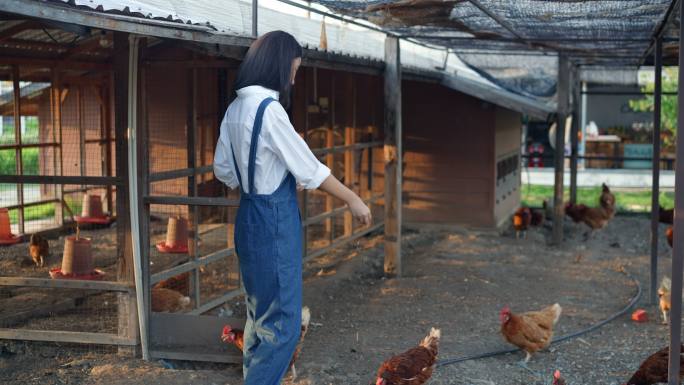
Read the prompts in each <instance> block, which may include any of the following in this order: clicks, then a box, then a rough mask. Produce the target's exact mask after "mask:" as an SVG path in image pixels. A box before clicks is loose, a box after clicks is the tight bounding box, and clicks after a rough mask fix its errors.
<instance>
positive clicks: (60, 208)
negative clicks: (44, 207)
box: [50, 69, 64, 226]
mask: <svg viewBox="0 0 684 385" xmlns="http://www.w3.org/2000/svg"><path fill="white" fill-rule="evenodd" d="M50 75H51V77H52V88H51V89H50V105H51V108H52V141H53V142H55V143H57V146H58V147H57V148H55V149H54V151H53V154H52V167H53V174H54V175H62V174H63V173H64V171H63V170H62V103H61V101H60V98H59V96H60V94H61V90H60V87H61V83H60V78H59V74H58V72H57V71H56V70H54V69H53V70H51V71H50ZM57 151H59V156H57ZM54 189H55V198H56V199H57V201H58V202H59V204H57V205H55V222H56V223H57V225H58V226H63V225H64V203H63V202H64V185H62V184H55V185H54Z"/></svg>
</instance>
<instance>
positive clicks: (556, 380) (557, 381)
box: [552, 370, 565, 385]
mask: <svg viewBox="0 0 684 385" xmlns="http://www.w3.org/2000/svg"><path fill="white" fill-rule="evenodd" d="M552 385H565V380H564V379H563V377H561V372H560V370H556V371H555V372H553V384H552Z"/></svg>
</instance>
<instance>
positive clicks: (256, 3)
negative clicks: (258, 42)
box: [252, 0, 259, 38]
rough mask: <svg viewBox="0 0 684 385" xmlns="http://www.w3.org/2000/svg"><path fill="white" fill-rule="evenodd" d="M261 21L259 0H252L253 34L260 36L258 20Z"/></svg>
mask: <svg viewBox="0 0 684 385" xmlns="http://www.w3.org/2000/svg"><path fill="white" fill-rule="evenodd" d="M258 21H259V0H252V36H253V37H255V38H257V37H259V34H258V33H259V30H258V29H257V22H258Z"/></svg>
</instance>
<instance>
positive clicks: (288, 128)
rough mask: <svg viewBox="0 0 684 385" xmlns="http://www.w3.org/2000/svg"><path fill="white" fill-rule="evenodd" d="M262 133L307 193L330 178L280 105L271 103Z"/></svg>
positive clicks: (326, 169)
mask: <svg viewBox="0 0 684 385" xmlns="http://www.w3.org/2000/svg"><path fill="white" fill-rule="evenodd" d="M263 125H264V126H263V127H262V132H265V133H266V134H267V135H266V136H267V139H268V140H269V144H270V146H271V148H272V149H273V151H274V152H275V153H276V155H277V156H278V157H279V158H280V160H282V161H283V163H285V166H286V167H287V169H288V170H289V171H290V173H292V175H293V176H294V177H295V179H296V180H297V184H298V185H300V186H302V187H304V188H305V189H308V190H313V189H317V188H318V187H319V186H320V185H321V183H323V181H324V180H325V179H326V178H327V177H328V176H330V169H329V168H328V167H326V166H325V165H324V164H323V163H321V162H320V161H319V160H318V159H317V158H316V156H315V155H314V154H313V152H311V149H309V146H308V145H307V144H306V142H305V141H304V139H302V137H301V136H299V134H297V132H296V131H295V129H294V127H292V124H291V123H290V119H289V117H288V116H287V112H285V109H284V108H283V107H282V106H281V105H280V104H278V103H271V105H270V106H269V107H268V108H267V109H266V112H265V113H264V122H263Z"/></svg>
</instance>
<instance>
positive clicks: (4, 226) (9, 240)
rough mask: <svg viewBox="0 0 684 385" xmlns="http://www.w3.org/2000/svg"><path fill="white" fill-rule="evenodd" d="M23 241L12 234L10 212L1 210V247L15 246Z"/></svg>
mask: <svg viewBox="0 0 684 385" xmlns="http://www.w3.org/2000/svg"><path fill="white" fill-rule="evenodd" d="M19 241H21V237H18V236H16V235H14V234H12V228H11V227H10V218H9V210H8V209H7V208H4V207H3V208H0V245H13V244H15V243H17V242H19Z"/></svg>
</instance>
